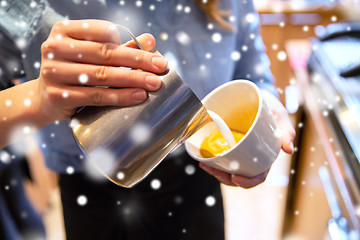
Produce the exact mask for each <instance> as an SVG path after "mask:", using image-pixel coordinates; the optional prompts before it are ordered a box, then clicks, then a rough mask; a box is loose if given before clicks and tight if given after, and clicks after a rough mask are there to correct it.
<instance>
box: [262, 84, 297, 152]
mask: <svg viewBox="0 0 360 240" xmlns="http://www.w3.org/2000/svg"><path fill="white" fill-rule="evenodd" d="M261 92H262V95H263V97H264V98H265V100H266V103H267V105H268V106H269V108H270V109H271V111H272V113H273V115H274V118H275V121H276V122H277V125H278V127H279V129H280V130H281V133H282V145H281V147H282V149H283V150H284V152H286V153H289V154H292V153H293V152H294V144H293V141H294V139H295V135H296V132H295V129H294V127H293V125H292V122H291V120H290V117H289V113H288V112H287V110H286V108H285V107H284V105H283V104H282V103H281V102H280V101H279V99H278V98H276V97H275V96H274V95H273V94H271V93H270V92H268V91H267V90H265V89H262V90H261Z"/></svg>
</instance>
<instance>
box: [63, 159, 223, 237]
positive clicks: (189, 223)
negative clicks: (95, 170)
mask: <svg viewBox="0 0 360 240" xmlns="http://www.w3.org/2000/svg"><path fill="white" fill-rule="evenodd" d="M185 169H186V170H185ZM193 169H195V172H194V173H193V174H191V175H188V173H192V170H193ZM186 171H187V172H188V173H186ZM154 179H156V180H159V181H160V183H161V186H160V188H159V189H153V188H152V187H151V183H152V181H153V180H154ZM156 180H155V181H156ZM60 189H61V196H62V202H63V210H64V216H65V219H66V221H65V225H66V226H65V228H66V234H67V236H68V239H69V240H72V239H74V240H75V239H90V240H91V239H94V240H95V239H121V240H138V239H141V240H147V239H149V240H150V239H172V240H176V239H189V240H190V239H191V240H192V239H207V240H212V239H213V240H221V239H224V227H223V223H224V214H223V210H222V197H221V192H220V184H219V182H218V181H217V180H216V179H215V178H214V177H212V176H210V175H208V174H207V173H205V172H204V171H203V170H202V169H200V168H199V167H198V164H197V163H196V162H194V160H193V159H191V158H190V157H189V156H187V154H186V153H182V154H180V155H179V156H176V157H174V158H171V159H167V160H165V161H164V162H162V163H161V164H160V165H159V166H158V167H157V168H156V169H155V170H154V172H152V173H151V174H150V175H149V176H148V177H147V178H146V179H145V180H144V181H143V182H141V183H140V184H139V185H137V186H135V187H134V188H131V189H125V188H122V187H119V186H117V185H115V184H113V183H111V182H108V181H103V182H96V181H94V180H91V179H90V178H89V177H87V176H86V175H84V174H82V173H81V174H74V175H68V174H61V175H60ZM83 196H85V197H86V199H87V203H86V204H84V205H83V206H82V205H79V204H78V202H77V200H78V198H79V197H83ZM207 197H209V198H212V197H214V198H215V204H214V205H207V204H206V198H207ZM89 219H91V220H94V219H96V220H95V221H89ZM202 221H206V224H203V223H202ZM79 229H86V231H79Z"/></svg>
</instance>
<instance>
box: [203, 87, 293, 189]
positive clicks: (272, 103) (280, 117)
mask: <svg viewBox="0 0 360 240" xmlns="http://www.w3.org/2000/svg"><path fill="white" fill-rule="evenodd" d="M261 91H262V95H263V97H264V99H265V102H266V104H267V105H268V106H269V108H270V109H271V110H272V112H273V115H274V117H275V120H276V122H277V124H278V127H279V128H280V130H281V132H282V143H281V148H282V150H283V151H284V152H286V153H288V154H292V153H293V151H294V144H293V141H294V138H295V129H294V127H293V126H292V123H291V121H290V118H289V114H288V112H287V110H286V109H285V107H284V106H283V105H282V104H281V102H280V101H279V100H278V99H277V98H276V97H275V96H274V95H273V94H271V93H270V92H268V91H267V90H261ZM200 167H201V168H202V169H204V170H205V171H206V172H207V173H209V174H211V175H213V176H214V177H215V178H216V179H218V180H219V181H220V182H221V183H223V184H226V185H229V186H240V187H243V188H252V187H255V186H256V185H258V184H260V183H262V182H264V181H265V179H266V177H267V174H268V173H269V170H270V169H268V170H266V171H265V172H263V173H261V174H259V175H257V176H254V177H250V178H248V177H244V176H240V175H233V174H228V173H226V172H223V171H220V170H218V169H215V168H212V167H209V166H208V165H206V164H204V163H200Z"/></svg>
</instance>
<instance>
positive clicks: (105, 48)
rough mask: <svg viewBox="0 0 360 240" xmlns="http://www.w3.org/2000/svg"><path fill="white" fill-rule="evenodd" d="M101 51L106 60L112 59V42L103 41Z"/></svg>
mask: <svg viewBox="0 0 360 240" xmlns="http://www.w3.org/2000/svg"><path fill="white" fill-rule="evenodd" d="M100 51H101V56H102V57H103V58H104V59H105V60H106V61H110V60H111V59H112V56H113V52H114V48H113V46H112V44H111V43H102V44H101V49H100Z"/></svg>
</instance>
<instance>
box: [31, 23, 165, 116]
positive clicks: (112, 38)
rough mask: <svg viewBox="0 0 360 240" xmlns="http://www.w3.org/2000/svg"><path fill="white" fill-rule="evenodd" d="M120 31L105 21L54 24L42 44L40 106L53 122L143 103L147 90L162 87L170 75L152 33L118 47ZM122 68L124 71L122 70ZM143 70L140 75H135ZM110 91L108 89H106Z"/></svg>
mask: <svg viewBox="0 0 360 240" xmlns="http://www.w3.org/2000/svg"><path fill="white" fill-rule="evenodd" d="M120 38H121V36H120V34H119V31H118V30H117V29H116V26H115V25H114V24H112V23H110V22H107V21H101V20H75V21H64V22H58V23H56V24H55V25H54V26H53V28H52V30H51V33H50V35H49V37H48V39H47V40H46V41H45V42H44V43H43V44H42V47H41V54H42V61H41V62H42V64H41V69H40V77H39V78H38V79H37V82H38V106H39V109H40V111H41V113H42V114H43V115H44V117H45V118H48V119H49V122H52V121H55V120H64V119H68V118H70V117H71V116H72V115H73V114H74V113H75V111H76V109H77V108H78V107H80V106H88V105H93V106H107V105H113V106H129V105H134V104H139V103H142V102H144V101H145V100H146V98H147V91H156V90H158V89H159V88H160V86H161V80H160V77H159V76H158V75H157V74H161V73H163V72H165V71H166V70H167V61H166V59H165V58H163V57H162V56H159V55H157V54H155V53H150V52H148V51H149V50H151V49H153V48H154V46H155V39H154V37H153V36H152V35H150V34H144V35H142V36H140V37H139V38H138V40H139V42H140V43H141V44H142V45H143V47H144V48H145V50H148V51H142V50H139V49H137V48H136V47H135V46H136V45H134V43H131V42H129V43H126V44H124V45H120ZM120 67H124V68H120ZM133 69H140V70H142V71H138V70H133ZM107 87H110V88H107Z"/></svg>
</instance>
